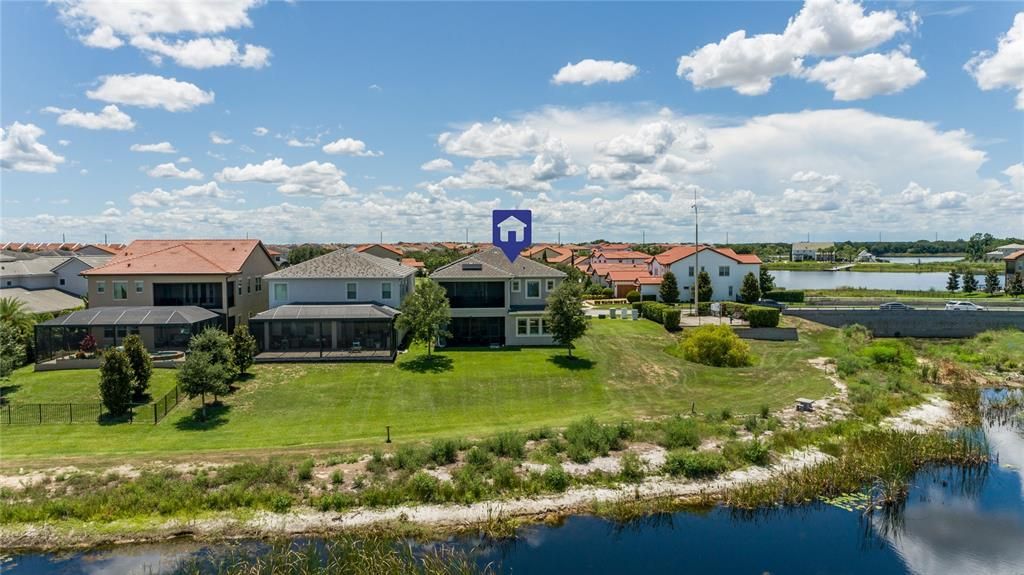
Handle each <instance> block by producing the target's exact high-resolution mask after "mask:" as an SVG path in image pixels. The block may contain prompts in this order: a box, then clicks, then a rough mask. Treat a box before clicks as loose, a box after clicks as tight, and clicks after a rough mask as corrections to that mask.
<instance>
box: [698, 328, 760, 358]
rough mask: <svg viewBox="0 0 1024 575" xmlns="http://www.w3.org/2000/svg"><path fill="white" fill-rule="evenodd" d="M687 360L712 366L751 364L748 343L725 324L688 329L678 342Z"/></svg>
mask: <svg viewBox="0 0 1024 575" xmlns="http://www.w3.org/2000/svg"><path fill="white" fill-rule="evenodd" d="M679 346H680V348H681V350H682V352H683V357H684V358H686V359H687V360H688V361H692V362H694V363H700V364H704V365H711V366H714V367H743V366H748V365H751V364H753V362H754V358H753V356H752V355H751V353H750V345H749V344H747V342H745V341H743V340H742V339H740V338H739V336H737V335H736V333H735V332H733V330H732V328H730V327H729V326H727V325H702V326H700V327H697V328H693V329H688V330H686V331H685V332H684V334H683V340H682V341H681V342H680V343H679Z"/></svg>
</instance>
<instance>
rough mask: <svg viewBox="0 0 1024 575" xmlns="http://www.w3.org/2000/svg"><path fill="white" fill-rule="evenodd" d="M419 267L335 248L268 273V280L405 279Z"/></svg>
mask: <svg viewBox="0 0 1024 575" xmlns="http://www.w3.org/2000/svg"><path fill="white" fill-rule="evenodd" d="M414 273H416V269H415V268H411V267H409V266H404V265H402V264H400V263H398V262H396V261H393V260H388V259H384V258H379V257H377V256H373V255H370V254H366V253H360V252H357V251H353V250H335V251H333V252H331V253H329V254H325V255H322V256H320V257H317V258H313V259H311V260H307V261H304V262H302V263H299V264H295V265H292V266H289V267H286V268H284V269H281V270H278V271H276V272H274V273H271V274H267V275H266V276H264V277H265V278H267V279H289V278H306V279H328V278H330V279H338V278H340V279H345V278H368V279H378V278H404V277H408V276H411V275H413V274H414Z"/></svg>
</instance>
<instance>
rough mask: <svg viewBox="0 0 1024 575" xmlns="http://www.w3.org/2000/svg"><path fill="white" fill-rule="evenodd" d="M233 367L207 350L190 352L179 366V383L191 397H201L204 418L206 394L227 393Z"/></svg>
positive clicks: (204, 417)
mask: <svg viewBox="0 0 1024 575" xmlns="http://www.w3.org/2000/svg"><path fill="white" fill-rule="evenodd" d="M197 337H198V336H197ZM193 339H195V338H193ZM233 369H234V368H233V366H227V365H225V364H220V363H216V362H215V361H214V358H213V356H212V355H211V354H210V353H209V352H206V351H193V352H190V353H189V354H188V356H187V357H186V358H185V362H184V363H182V364H181V367H179V368H178V372H177V378H178V385H180V386H181V390H182V391H184V392H185V395H187V396H188V398H189V399H193V398H195V397H199V398H201V410H202V414H203V419H206V394H211V395H213V396H214V397H217V396H218V395H224V394H226V393H227V392H228V382H229V381H231V374H232V372H233Z"/></svg>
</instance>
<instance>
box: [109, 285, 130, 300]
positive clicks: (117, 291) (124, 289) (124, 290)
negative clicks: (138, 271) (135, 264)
mask: <svg viewBox="0 0 1024 575" xmlns="http://www.w3.org/2000/svg"><path fill="white" fill-rule="evenodd" d="M113 286H114V299H115V300H125V299H128V282H113Z"/></svg>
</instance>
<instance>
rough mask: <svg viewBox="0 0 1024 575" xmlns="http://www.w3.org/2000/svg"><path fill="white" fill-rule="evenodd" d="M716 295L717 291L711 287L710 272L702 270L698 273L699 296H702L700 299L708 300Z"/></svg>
mask: <svg viewBox="0 0 1024 575" xmlns="http://www.w3.org/2000/svg"><path fill="white" fill-rule="evenodd" d="M714 295H715V291H714V290H713V289H712V288H711V276H710V275H708V272H706V271H704V270H701V272H700V273H699V274H697V296H698V297H700V301H703V302H708V301H711V298H712V297H713V296H714Z"/></svg>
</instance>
